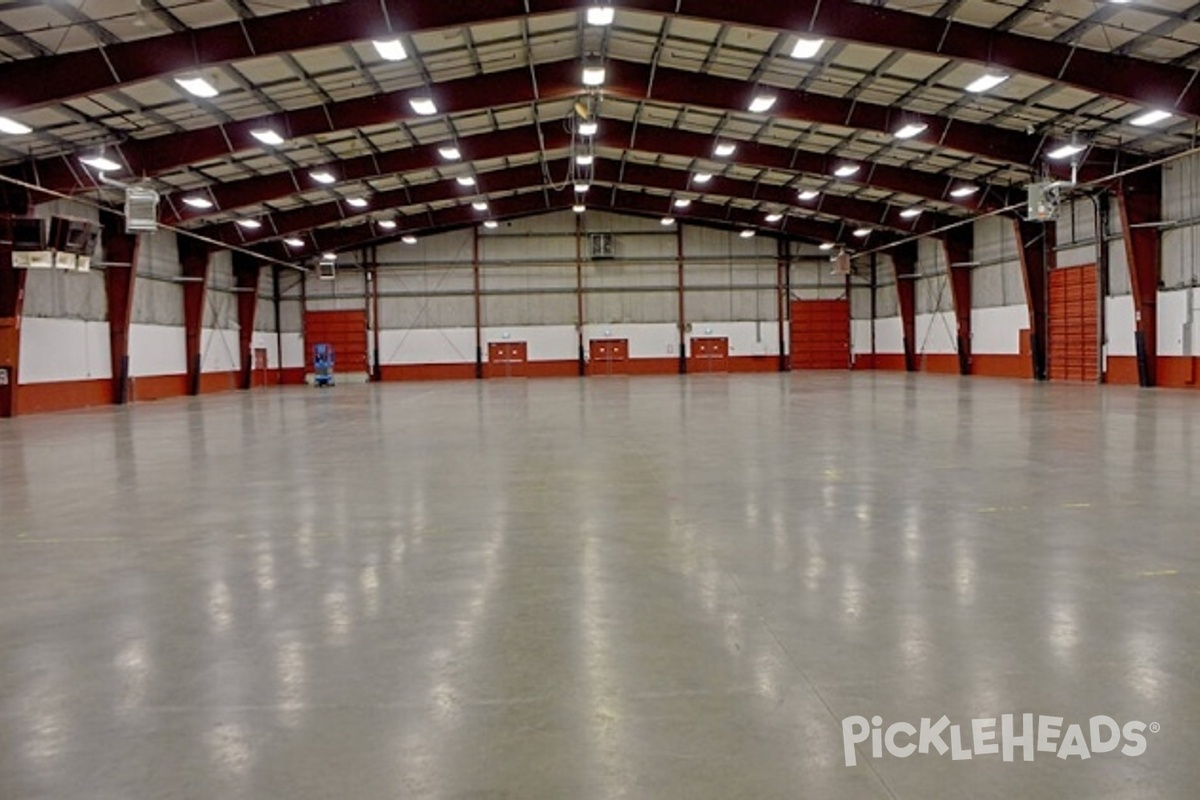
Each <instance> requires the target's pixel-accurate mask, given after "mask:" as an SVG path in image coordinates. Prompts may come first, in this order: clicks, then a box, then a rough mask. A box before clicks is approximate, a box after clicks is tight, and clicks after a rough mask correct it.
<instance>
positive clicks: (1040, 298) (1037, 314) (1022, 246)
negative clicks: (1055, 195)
mask: <svg viewBox="0 0 1200 800" xmlns="http://www.w3.org/2000/svg"><path fill="white" fill-rule="evenodd" d="M1012 224H1013V232H1014V233H1015V234H1016V237H1017V252H1018V253H1019V254H1020V256H1021V277H1022V279H1023V280H1024V282H1025V303H1026V305H1027V306H1028V308H1029V351H1030V356H1031V358H1032V359H1033V379H1034V380H1038V381H1045V380H1049V379H1050V373H1049V363H1048V361H1047V358H1046V353H1047V348H1048V347H1049V344H1050V343H1049V325H1048V320H1049V314H1048V305H1049V302H1050V300H1049V296H1048V294H1047V286H1048V285H1049V282H1050V270H1052V269H1054V263H1055V245H1056V244H1057V238H1058V237H1057V231H1058V229H1057V228H1056V227H1055V225H1054V223H1053V222H1026V221H1025V220H1022V219H1020V218H1014V219H1013V221H1012Z"/></svg>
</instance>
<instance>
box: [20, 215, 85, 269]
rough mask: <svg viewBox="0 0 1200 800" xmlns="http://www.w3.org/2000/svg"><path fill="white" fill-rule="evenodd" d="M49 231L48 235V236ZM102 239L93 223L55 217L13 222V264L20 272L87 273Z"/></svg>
mask: <svg viewBox="0 0 1200 800" xmlns="http://www.w3.org/2000/svg"><path fill="white" fill-rule="evenodd" d="M47 229H48V232H47ZM99 237H100V226H99V225H97V224H96V223H94V222H88V221H87V220H82V219H71V218H69V217H54V218H52V219H51V220H50V224H49V226H47V225H46V222H45V220H41V219H33V218H27V219H14V220H13V221H12V248H13V254H12V264H13V266H14V267H16V268H17V269H63V270H75V271H79V272H87V271H88V270H89V269H90V268H91V266H92V253H93V252H94V251H95V249H96V240H97V239H98V238H99Z"/></svg>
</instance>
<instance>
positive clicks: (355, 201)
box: [346, 197, 370, 208]
mask: <svg viewBox="0 0 1200 800" xmlns="http://www.w3.org/2000/svg"><path fill="white" fill-rule="evenodd" d="M346 203H347V204H348V205H350V206H353V207H354V208H366V207H367V206H368V205H370V204H369V203H368V202H367V198H365V197H348V198H346Z"/></svg>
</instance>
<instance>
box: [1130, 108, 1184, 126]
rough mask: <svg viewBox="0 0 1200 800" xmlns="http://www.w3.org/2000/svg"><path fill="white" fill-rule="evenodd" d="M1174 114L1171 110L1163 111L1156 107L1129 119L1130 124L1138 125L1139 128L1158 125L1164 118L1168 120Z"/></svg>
mask: <svg viewBox="0 0 1200 800" xmlns="http://www.w3.org/2000/svg"><path fill="white" fill-rule="evenodd" d="M1172 116H1174V115H1173V114H1171V112H1169V111H1162V110H1160V109H1157V108H1156V109H1154V110H1153V111H1147V112H1145V113H1144V114H1138V115H1137V116H1136V117H1134V118H1133V119H1131V120H1129V124H1130V125H1136V126H1138V127H1139V128H1145V127H1146V126H1147V125H1156V124H1158V123H1159V122H1162V121H1163V120H1168V119H1170V118H1171V117H1172Z"/></svg>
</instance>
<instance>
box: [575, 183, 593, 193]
mask: <svg viewBox="0 0 1200 800" xmlns="http://www.w3.org/2000/svg"><path fill="white" fill-rule="evenodd" d="M590 188H592V187H591V185H590V184H586V183H577V184H575V191H576V192H579V193H580V194H583V193H584V192H586V191H587V190H588V189H590Z"/></svg>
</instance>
